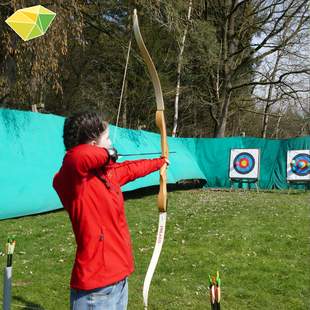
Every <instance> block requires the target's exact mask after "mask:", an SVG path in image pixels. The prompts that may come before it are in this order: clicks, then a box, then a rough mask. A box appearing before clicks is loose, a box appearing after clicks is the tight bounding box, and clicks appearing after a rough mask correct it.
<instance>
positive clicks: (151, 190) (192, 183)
mask: <svg viewBox="0 0 310 310" xmlns="http://www.w3.org/2000/svg"><path fill="white" fill-rule="evenodd" d="M206 183H207V182H206V181H205V180H203V179H195V180H183V181H179V182H177V183H176V184H168V185H167V190H168V192H173V191H178V190H190V189H198V188H203V186H204V185H205V184H206ZM158 190H159V185H155V186H148V187H142V188H139V189H135V190H133V191H128V192H123V195H124V199H125V200H126V199H135V198H142V197H145V196H150V195H156V194H158Z"/></svg>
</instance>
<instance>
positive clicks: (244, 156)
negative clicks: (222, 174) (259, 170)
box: [233, 152, 255, 174]
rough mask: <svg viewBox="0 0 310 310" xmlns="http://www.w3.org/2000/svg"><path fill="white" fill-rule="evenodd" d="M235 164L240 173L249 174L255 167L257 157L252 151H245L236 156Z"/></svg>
mask: <svg viewBox="0 0 310 310" xmlns="http://www.w3.org/2000/svg"><path fill="white" fill-rule="evenodd" d="M233 165H234V169H235V170H236V171H237V172H238V173H240V174H248V173H250V172H251V171H252V170H253V169H254V166H255V159H254V157H253V156H252V155H251V154H250V153H247V152H243V153H240V154H238V155H237V156H236V157H235V159H234V162H233Z"/></svg>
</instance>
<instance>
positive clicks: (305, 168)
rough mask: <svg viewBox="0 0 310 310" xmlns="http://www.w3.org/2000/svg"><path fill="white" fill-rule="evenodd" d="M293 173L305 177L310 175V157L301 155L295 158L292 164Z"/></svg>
mask: <svg viewBox="0 0 310 310" xmlns="http://www.w3.org/2000/svg"><path fill="white" fill-rule="evenodd" d="M290 165H291V169H292V172H293V173H295V174H297V175H298V176H301V177H304V176H307V175H308V174H309V173H310V155H309V154H304V153H300V154H297V155H296V156H294V158H293V159H292V161H291V162H290Z"/></svg>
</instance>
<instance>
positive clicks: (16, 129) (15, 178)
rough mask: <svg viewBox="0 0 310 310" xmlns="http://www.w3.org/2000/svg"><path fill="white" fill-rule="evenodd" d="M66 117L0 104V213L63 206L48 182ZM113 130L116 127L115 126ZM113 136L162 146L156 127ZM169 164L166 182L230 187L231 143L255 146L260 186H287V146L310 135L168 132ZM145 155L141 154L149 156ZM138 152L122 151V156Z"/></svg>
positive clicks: (309, 144) (143, 146)
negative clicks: (279, 137)
mask: <svg viewBox="0 0 310 310" xmlns="http://www.w3.org/2000/svg"><path fill="white" fill-rule="evenodd" d="M63 122H64V118H63V117H59V116H55V115H47V114H40V113H32V112H23V111H15V110H6V109H0V143H1V152H0V171H1V174H0V186H1V187H0V188H1V189H0V219H5V218H11V217H16V216H23V215H28V214H35V213H40V212H45V211H50V210H55V209H58V208H61V203H60V201H59V199H58V197H57V195H56V193H55V192H54V190H53V188H52V180H53V176H54V174H55V172H56V171H57V170H58V169H59V168H60V165H61V162H62V159H63V156H64V152H65V151H64V146H63V142H62V131H63ZM115 130H116V132H115ZM111 137H112V138H113V137H115V139H114V140H115V141H114V145H115V147H116V148H117V150H118V152H119V153H123V154H136V153H145V152H158V151H160V136H159V135H158V134H156V133H151V132H146V131H140V130H128V129H123V128H117V129H116V128H115V127H114V126H111ZM168 143H169V148H170V151H173V152H176V153H174V154H171V155H170V161H171V165H170V166H169V169H168V181H169V183H176V182H178V181H180V180H185V179H205V180H207V186H210V187H229V186H230V183H229V178H228V171H229V158H230V150H231V148H259V149H260V154H261V160H260V167H261V168H260V179H259V187H260V188H264V189H270V188H273V187H275V188H280V189H285V188H287V187H288V185H287V183H286V152H287V150H291V149H310V137H309V136H308V137H303V138H295V139H287V140H271V139H260V138H250V137H249V138H241V137H234V138H221V139H214V138H200V139H195V138H169V139H168ZM153 157H156V155H153V156H143V158H153ZM138 158H141V156H133V157H126V158H125V157H122V158H120V161H124V160H129V159H130V160H132V159H138ZM158 181H159V177H158V172H154V173H152V174H150V175H148V176H146V177H144V178H141V179H138V180H136V181H134V182H131V183H129V184H127V185H126V186H124V187H123V190H124V191H128V190H133V189H137V188H141V187H147V186H151V185H156V184H158Z"/></svg>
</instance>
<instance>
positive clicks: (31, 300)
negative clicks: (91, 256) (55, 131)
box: [0, 190, 310, 310]
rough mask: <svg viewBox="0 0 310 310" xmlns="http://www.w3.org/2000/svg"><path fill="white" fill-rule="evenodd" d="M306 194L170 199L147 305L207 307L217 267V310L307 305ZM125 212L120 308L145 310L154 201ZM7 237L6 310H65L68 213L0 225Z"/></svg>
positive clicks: (309, 230) (309, 220) (1, 261)
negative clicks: (10, 249)
mask: <svg viewBox="0 0 310 310" xmlns="http://www.w3.org/2000/svg"><path fill="white" fill-rule="evenodd" d="M309 198H310V193H309V192H307V193H305V192H302V191H301V192H298V193H297V192H293V193H290V195H288V194H287V192H286V191H283V192H280V191H270V192H261V193H256V192H254V191H251V192H243V191H242V192H241V191H236V192H232V193H230V192H226V191H210V190H189V191H175V192H171V193H169V209H168V220H167V228H166V236H165V243H164V246H163V249H162V254H161V257H160V261H159V265H158V267H157V270H156V271H155V275H154V277H153V281H152V283H151V288H150V292H149V309H178V310H180V309H210V305H209V299H208V274H209V273H212V274H215V273H216V271H217V270H219V271H220V275H221V280H222V302H221V304H222V309H226V310H234V309H236V310H237V309H238V310H242V309H246V310H249V309H255V310H260V309H288V310H298V309H300V310H305V309H310V203H309V201H310V199H309ZM126 212H127V216H128V222H129V226H130V230H131V234H132V239H133V246H134V253H135V262H136V271H135V273H134V274H133V275H132V276H131V277H130V279H129V307H128V309H129V310H136V309H143V302H142V285H143V280H144V276H145V272H146V269H147V266H148V263H149V261H150V258H151V255H152V250H153V246H154V243H155V236H156V231H157V225H158V213H157V210H156V197H155V195H150V196H147V197H143V198H140V199H128V200H127V201H126ZM11 234H15V235H16V239H17V246H16V254H15V255H14V270H13V289H12V295H13V300H12V304H13V307H12V309H33V308H35V309H50V310H55V309H57V310H62V309H68V308H69V306H68V304H69V302H68V296H69V288H68V284H69V278H70V272H71V266H72V262H73V258H74V249H75V242H74V237H73V234H72V232H71V226H70V223H69V219H68V217H67V215H66V213H65V212H64V211H59V212H53V213H49V214H43V215H37V216H31V217H24V218H20V219H13V220H5V221H0V244H1V245H3V246H4V245H5V242H6V238H7V236H8V235H11ZM1 250H2V252H3V248H2V249H0V251H1ZM5 262H6V258H5V256H0V265H1V266H3V267H4V266H5ZM1 268H2V267H1ZM1 279H2V275H1ZM2 284H3V283H2V280H1V281H0V292H1V293H2ZM1 301H2V294H1V295H0V304H1Z"/></svg>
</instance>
